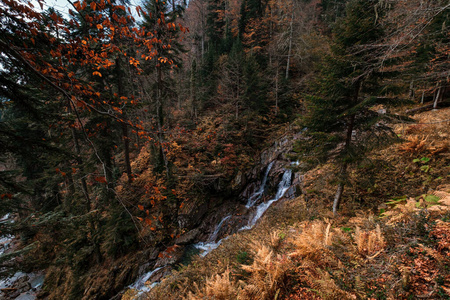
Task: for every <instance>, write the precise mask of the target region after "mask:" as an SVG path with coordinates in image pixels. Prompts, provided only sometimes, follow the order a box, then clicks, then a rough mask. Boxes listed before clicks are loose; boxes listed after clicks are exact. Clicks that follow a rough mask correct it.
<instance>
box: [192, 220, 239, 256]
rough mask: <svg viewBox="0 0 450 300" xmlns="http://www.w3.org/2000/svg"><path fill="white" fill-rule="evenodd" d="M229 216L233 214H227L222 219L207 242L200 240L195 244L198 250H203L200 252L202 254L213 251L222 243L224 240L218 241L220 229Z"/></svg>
mask: <svg viewBox="0 0 450 300" xmlns="http://www.w3.org/2000/svg"><path fill="white" fill-rule="evenodd" d="M229 218H231V215H228V216H226V217H225V218H223V219H222V221H220V223H219V224H218V225H217V227H216V229H215V230H214V232H213V233H212V234H211V235H210V236H209V238H208V241H207V242H206V243H205V242H200V243H197V244H195V245H194V247H195V248H197V249H198V250H200V251H202V252H201V253H200V255H201V256H205V255H206V254H208V253H209V252H211V251H212V250H214V249H216V248H217V247H219V245H220V243H222V240H219V241H217V242H216V239H217V235H218V234H219V231H220V229H222V226H223V223H224V222H225V221H226V220H228V219H229Z"/></svg>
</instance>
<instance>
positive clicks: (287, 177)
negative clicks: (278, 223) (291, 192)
mask: <svg viewBox="0 0 450 300" xmlns="http://www.w3.org/2000/svg"><path fill="white" fill-rule="evenodd" d="M291 178H292V170H286V172H284V174H283V178H282V179H281V181H280V183H279V184H278V190H277V193H276V195H275V198H273V199H271V200H269V201H267V202H263V203H261V204H260V205H258V207H257V208H256V213H255V215H254V216H253V218H251V219H250V220H249V222H248V224H247V226H244V227H242V228H241V229H239V231H241V230H247V229H251V228H253V226H255V224H256V222H257V221H258V220H259V218H261V217H262V215H263V214H264V213H265V212H266V210H267V209H268V208H269V207H270V205H272V203H274V202H275V201H278V200H280V199H281V197H283V196H284V194H285V193H286V191H287V190H288V189H289V187H290V186H291Z"/></svg>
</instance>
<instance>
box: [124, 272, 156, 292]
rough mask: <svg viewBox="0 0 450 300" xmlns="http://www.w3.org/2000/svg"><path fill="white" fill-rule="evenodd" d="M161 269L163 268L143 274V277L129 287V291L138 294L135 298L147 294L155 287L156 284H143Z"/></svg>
mask: <svg viewBox="0 0 450 300" xmlns="http://www.w3.org/2000/svg"><path fill="white" fill-rule="evenodd" d="M162 268H163V267H159V268H156V269H154V270H152V271H151V272H148V273H145V274H144V275H142V276H141V277H139V278H138V279H137V280H136V282H135V283H133V284H132V285H130V286H128V287H129V288H130V289H134V290H136V292H137V293H138V294H137V296H139V295H140V294H143V293H145V292H149V291H150V290H151V289H152V288H153V287H154V286H155V285H156V283H153V284H151V285H146V284H145V283H146V282H147V281H148V280H149V279H150V278H151V277H152V276H153V274H155V272H158V271H159V270H161V269H162Z"/></svg>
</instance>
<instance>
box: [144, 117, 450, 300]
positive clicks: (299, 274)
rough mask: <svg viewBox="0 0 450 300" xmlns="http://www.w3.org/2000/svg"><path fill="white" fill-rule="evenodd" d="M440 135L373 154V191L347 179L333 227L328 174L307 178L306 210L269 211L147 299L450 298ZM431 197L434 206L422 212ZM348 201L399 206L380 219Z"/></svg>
mask: <svg viewBox="0 0 450 300" xmlns="http://www.w3.org/2000/svg"><path fill="white" fill-rule="evenodd" d="M436 113H437V114H436ZM416 118H417V120H418V122H419V123H431V122H436V121H440V120H445V119H450V109H446V110H439V111H438V112H427V113H424V114H420V115H418V116H416ZM402 127H403V128H402ZM449 128H450V123H449V122H447V123H445V122H441V123H436V124H415V125H400V126H397V128H396V131H397V133H399V134H401V135H402V137H403V138H405V139H407V140H408V141H406V142H405V143H404V144H403V145H400V146H399V145H393V146H391V147H390V148H389V149H386V150H384V151H380V152H377V153H374V154H373V156H372V158H376V159H378V160H379V161H383V162H384V164H382V165H373V166H370V168H372V169H373V170H374V171H376V178H375V180H374V182H375V184H373V183H372V186H370V188H371V189H372V190H373V191H367V187H366V189H365V190H361V189H360V190H358V188H360V186H358V182H357V180H359V178H358V177H362V176H361V174H363V175H364V174H365V173H358V170H355V171H354V172H353V173H352V175H351V176H353V179H351V180H353V181H350V183H349V184H348V188H347V189H346V194H345V195H344V196H345V201H344V203H343V204H344V205H343V207H342V210H341V216H340V217H338V218H333V219H332V218H331V217H330V212H329V208H330V201H329V199H331V198H332V196H333V194H334V188H335V187H334V185H333V184H332V181H331V178H332V175H330V174H332V171H333V167H332V165H330V164H328V165H325V166H322V167H321V168H317V169H315V170H312V171H311V172H309V173H308V174H305V182H304V185H305V188H306V190H307V191H306V194H307V198H308V199H307V201H306V199H305V198H304V197H303V196H302V197H300V198H297V199H295V200H291V201H285V202H282V203H278V204H277V205H276V206H274V207H272V208H271V209H270V210H269V211H268V212H267V214H266V216H265V217H264V218H263V219H262V220H261V222H260V223H259V224H258V225H257V226H256V227H255V228H254V229H253V230H251V231H248V232H241V233H239V234H236V235H234V236H232V237H231V238H229V239H228V240H226V241H224V242H223V243H222V245H221V246H220V247H219V248H218V249H216V250H215V251H213V252H211V253H210V254H209V255H208V256H207V257H206V258H205V259H200V258H197V259H194V261H193V263H192V264H191V265H190V266H188V267H184V268H182V269H181V270H179V271H175V272H174V273H173V275H172V276H171V277H168V278H166V279H165V280H164V281H163V282H162V283H161V285H160V286H158V287H157V288H155V289H154V290H152V292H151V294H150V295H149V299H154V300H159V299H241V300H243V299H245V300H247V299H277V300H280V299H408V298H415V297H416V296H417V295H419V296H423V297H428V298H429V299H446V297H447V298H448V297H450V271H449V269H448V267H447V266H448V265H450V240H449V236H450V225H449V220H450V185H448V180H449V179H450V178H449V177H448V176H447V175H448V173H449V172H447V171H448V170H449V169H450V165H449V163H448V162H449V160H448V159H449V157H448V141H449V140H450V138H449V137H450V136H449ZM424 156H426V157H428V158H430V161H429V162H427V164H429V165H430V167H431V168H432V169H430V171H427V172H424V171H423V170H421V169H420V168H419V167H420V166H422V163H421V162H419V163H413V162H412V160H413V159H415V158H419V159H420V158H421V157H424ZM386 162H387V163H386ZM390 164H392V166H391V165H390ZM377 167H378V168H377ZM441 177H442V178H441ZM430 178H431V179H430ZM445 184H447V185H445ZM350 194H352V196H350ZM431 194H433V195H435V196H437V197H439V200H438V201H433V203H430V202H427V201H426V200H425V196H426V195H431ZM353 195H359V196H361V195H362V196H361V197H365V199H366V201H368V202H373V207H374V208H377V207H378V206H379V204H381V203H385V202H388V201H389V200H390V199H392V198H394V197H395V196H399V195H402V196H403V195H407V197H405V198H403V199H404V200H403V201H398V202H394V203H392V204H387V205H384V206H383V207H384V208H383V209H384V210H385V211H384V213H383V214H381V212H380V211H378V210H376V209H374V210H368V209H367V207H364V206H363V205H360V204H358V202H355V201H352V199H351V198H352V197H353ZM387 195H389V196H387ZM359 196H358V197H359ZM358 207H362V208H364V209H360V210H358ZM327 216H328V217H330V218H329V219H327V218H326V217H327ZM255 241H257V242H255ZM240 253H248V262H246V263H245V264H242V261H239V260H238V259H237V256H238V254H240Z"/></svg>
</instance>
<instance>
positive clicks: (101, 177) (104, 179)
mask: <svg viewBox="0 0 450 300" xmlns="http://www.w3.org/2000/svg"><path fill="white" fill-rule="evenodd" d="M94 180H95V181H97V182H100V183H107V181H106V178H105V176H97V177H95V178H94Z"/></svg>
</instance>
